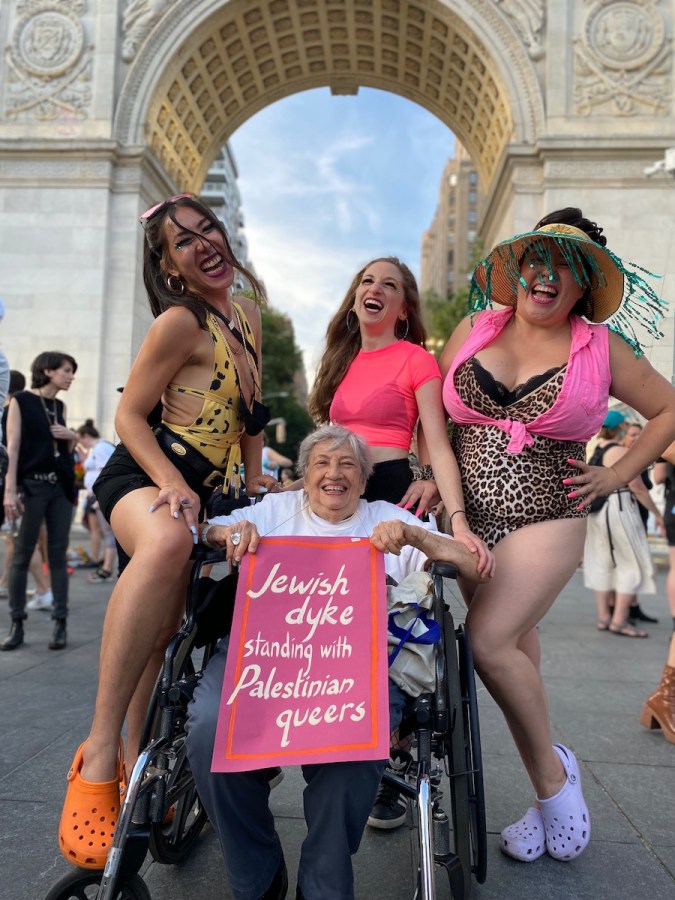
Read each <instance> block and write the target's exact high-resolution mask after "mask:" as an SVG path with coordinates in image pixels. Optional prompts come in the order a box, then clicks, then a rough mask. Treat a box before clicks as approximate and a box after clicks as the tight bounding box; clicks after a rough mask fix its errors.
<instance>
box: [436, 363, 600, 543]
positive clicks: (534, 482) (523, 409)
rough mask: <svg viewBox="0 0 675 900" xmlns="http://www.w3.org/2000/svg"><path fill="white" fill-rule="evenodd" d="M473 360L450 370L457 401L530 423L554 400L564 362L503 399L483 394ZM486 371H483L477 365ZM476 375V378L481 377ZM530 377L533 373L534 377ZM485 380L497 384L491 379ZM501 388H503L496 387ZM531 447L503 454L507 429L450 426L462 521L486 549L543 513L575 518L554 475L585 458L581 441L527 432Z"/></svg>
mask: <svg viewBox="0 0 675 900" xmlns="http://www.w3.org/2000/svg"><path fill="white" fill-rule="evenodd" d="M478 367H480V363H478V360H475V359H474V358H471V359H468V360H467V361H466V362H465V363H463V364H462V365H461V366H460V367H459V368H458V369H457V371H456V372H455V387H456V389H457V392H458V394H459V396H460V398H461V400H462V401H463V402H464V403H465V404H466V405H467V406H469V407H471V408H472V409H474V410H476V412H480V413H483V414H484V415H486V416H489V417H490V418H492V419H503V418H504V414H505V412H507V413H508V417H509V418H510V419H514V420H517V421H520V422H524V423H527V422H531V421H532V420H533V419H535V418H536V417H537V416H539V415H541V414H542V413H543V412H545V411H546V410H548V409H550V408H551V406H552V405H553V403H554V402H555V400H556V398H557V396H558V394H559V393H560V389H561V387H562V383H563V379H564V377H565V371H566V368H567V367H566V366H563V367H562V368H560V369H557V370H555V371H554V372H553V374H551V376H550V377H549V378H548V379H547V380H545V381H544V382H543V383H540V384H538V386H536V387H533V388H531V389H528V388H530V385H529V383H528V384H527V385H524V386H523V388H522V389H521V390H520V391H517V392H516V396H515V399H514V398H513V397H504V400H506V401H507V402H505V403H504V404H503V405H502V404H500V403H498V402H497V401H496V400H495V399H493V398H492V397H491V396H489V395H488V393H486V391H485V388H484V386H483V385H481V383H480V382H479V380H478V377H477V375H476V370H477V368H478ZM483 374H484V375H487V376H488V377H489V378H491V376H489V373H487V372H486V371H485V370H483ZM481 380H482V381H484V379H481ZM534 380H535V379H533V381H534ZM493 383H494V384H495V385H497V386H498V387H501V386H500V385H499V383H498V382H495V381H494V380H493ZM501 393H502V394H504V393H508V392H505V391H504V389H503V388H502V390H501ZM533 438H534V443H533V445H532V446H531V447H527V446H526V447H524V449H523V450H522V452H521V453H507V452H506V447H507V445H508V443H509V440H510V437H509V435H508V434H507V433H506V432H504V431H502V430H501V429H500V428H497V427H494V426H491V425H457V424H455V425H454V427H453V432H452V446H453V450H454V451H455V455H456V457H457V462H458V464H459V470H460V472H461V473H462V489H463V491H464V505H465V509H466V516H467V519H468V522H469V527H470V528H471V530H472V531H473V532H474V534H477V535H478V536H479V537H481V538H482V539H483V540H484V541H485V543H486V544H487V545H488V547H490V548H492V547H494V546H495V544H497V543H498V542H499V541H500V540H501V539H502V538H503V537H505V536H506V535H507V534H509V532H511V531H515V530H516V529H518V528H523V527H524V526H525V525H532V524H533V523H535V522H545V521H548V520H549V519H583V518H586V516H587V515H588V512H587V510H577V509H575V507H576V506H577V505H578V500H574V499H572V500H568V499H567V496H566V495H567V489H565V487H564V485H563V483H562V479H563V478H567V477H569V475H570V466H569V465H568V463H567V460H568V459H585V444H584V443H583V442H579V441H560V440H554V439H553V438H547V437H542V436H541V435H536V434H535V435H533Z"/></svg>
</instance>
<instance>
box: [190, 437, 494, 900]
mask: <svg viewBox="0 0 675 900" xmlns="http://www.w3.org/2000/svg"><path fill="white" fill-rule="evenodd" d="M299 468H300V471H301V475H302V477H303V482H304V489H303V490H302V491H289V492H285V493H281V494H274V495H270V496H268V497H266V498H265V500H264V501H263V502H262V503H259V504H256V505H254V506H250V507H246V508H242V509H238V510H235V511H234V512H233V513H232V514H231V515H229V516H227V517H219V518H215V519H212V520H211V521H210V522H209V523H208V524H206V525H205V526H203V527H202V530H201V535H200V538H201V541H202V542H203V543H204V544H206V546H210V547H214V548H223V549H225V550H226V552H227V558H228V560H229V561H230V562H232V563H234V564H237V563H239V562H241V560H242V557H243V555H244V553H246V552H249V553H255V552H256V549H257V547H258V543H259V540H260V538H261V536H262V537H264V536H266V535H269V534H275V535H284V536H293V535H297V536H307V535H317V536H340V537H342V536H355V537H356V536H358V537H370V540H371V541H372V543H373V545H374V546H375V548H376V549H378V550H380V551H382V552H383V553H384V554H385V571H386V573H387V575H388V576H390V577H391V578H393V579H394V581H396V582H397V583H398V582H401V581H402V579H403V578H405V577H406V576H407V575H409V574H410V573H412V572H416V571H421V570H423V569H425V568H426V567H427V565H428V563H429V561H430V560H442V561H447V562H450V563H452V564H454V566H455V567H456V568H457V570H458V571H459V573H460V574H461V575H462V576H464V577H465V578H468V579H471V580H474V581H480V580H482V579H481V577H480V576H479V575H478V573H477V566H476V563H477V558H476V555H475V554H472V553H471V552H470V551H469V550H467V548H466V547H464V546H463V545H462V544H460V543H458V542H456V541H453V540H452V538H449V537H448V536H446V535H443V534H440V533H438V532H436V531H433V530H432V528H431V527H430V526H429V525H425V524H424V523H421V522H419V520H418V519H416V518H415V516H413V515H412V514H411V513H408V512H407V511H405V510H403V509H399V508H398V507H396V506H394V505H392V504H390V503H386V502H384V501H376V502H374V503H367V502H366V501H364V500H361V499H360V496H361V494H362V493H363V490H364V486H365V483H366V481H367V479H368V476H369V474H370V471H371V463H370V459H369V455H368V448H367V446H366V445H365V443H364V442H363V441H362V440H361V439H360V438H359V437H357V436H356V435H354V434H353V433H351V432H349V431H347V429H345V428H342V427H340V426H334V425H328V426H324V427H322V428H320V429H318V430H317V431H315V432H313V433H312V434H311V435H309V437H308V438H306V439H305V441H304V442H303V444H302V446H301V448H300V455H299ZM226 653H227V640H226V639H224V640H223V641H222V642H221V644H220V646H219V649H218V652H216V654H215V655H214V657H213V658H212V660H211V662H210V663H209V664H208V666H207V667H206V669H205V672H204V675H203V678H202V680H201V681H200V683H199V686H198V687H197V689H196V691H195V694H194V700H193V702H192V704H191V705H190V716H189V719H188V723H187V734H188V738H187V748H188V756H189V759H190V763H191V766H192V770H193V773H194V778H195V782H196V786H197V789H198V791H199V795H200V797H201V800H202V803H203V804H204V807H205V808H206V811H207V813H208V816H209V819H210V821H211V823H212V825H213V828H214V830H215V832H216V834H217V835H218V838H219V840H220V844H221V848H222V851H223V855H224V858H225V866H226V870H227V874H228V877H229V881H230V886H231V890H232V894H233V896H234V897H235V898H237V900H259V898H264V900H272V898H284V897H285V896H286V892H287V889H288V875H287V871H286V865H285V862H284V856H283V851H282V848H281V844H280V841H279V837H278V835H277V833H276V831H275V826H274V818H273V816H272V814H271V812H270V809H269V804H268V799H269V785H268V782H267V778H266V775H265V772H264V771H263V770H260V771H249V772H241V773H227V774H225V773H221V772H211V760H212V755H213V745H214V737H215V730H216V721H217V717H218V707H219V699H220V689H221V686H222V682H223V673H224V668H225V658H226ZM407 700H408V698H407V697H406V695H405V694H404V693H403V692H402V691H401V690H400V688H399V687H397V686H396V685H395V684H394V683H393V682H392V681H391V679H390V680H389V711H390V719H391V728H392V730H393V729H394V728H396V727H397V726H398V724H399V723H400V721H401V717H402V713H403V709H404V707H405V705H406V702H407ZM384 766H385V761H384V760H382V761H379V762H377V761H376V762H372V761H360V762H356V761H354V762H345V763H326V764H313V765H305V766H303V776H304V779H305V782H306V787H305V790H304V795H303V800H304V810H305V818H306V822H307V837H306V838H305V840H304V842H303V845H302V849H301V855H300V864H299V869H298V885H297V893H296V897H297V898H306V900H343V898H344V900H347V898H352V897H353V896H354V884H353V873H352V863H351V856H352V854H354V853H355V852H356V851H357V849H358V847H359V843H360V841H361V837H362V834H363V831H364V828H365V825H366V822H367V819H368V815H369V813H370V810H371V808H372V804H373V800H374V798H375V795H376V792H377V789H378V785H379V782H380V778H381V776H382V772H383V770H384Z"/></svg>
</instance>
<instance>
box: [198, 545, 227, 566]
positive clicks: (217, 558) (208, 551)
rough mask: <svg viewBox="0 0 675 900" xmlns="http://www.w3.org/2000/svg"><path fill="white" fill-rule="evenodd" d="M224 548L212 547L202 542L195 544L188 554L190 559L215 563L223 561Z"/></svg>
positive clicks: (224, 555)
mask: <svg viewBox="0 0 675 900" xmlns="http://www.w3.org/2000/svg"><path fill="white" fill-rule="evenodd" d="M226 552H227V551H226V550H225V549H222V550H221V549H213V548H211V547H205V546H204V545H203V544H195V545H194V547H193V548H192V553H191V554H190V559H194V560H197V561H199V562H201V563H217V562H223V561H224V560H225V557H226Z"/></svg>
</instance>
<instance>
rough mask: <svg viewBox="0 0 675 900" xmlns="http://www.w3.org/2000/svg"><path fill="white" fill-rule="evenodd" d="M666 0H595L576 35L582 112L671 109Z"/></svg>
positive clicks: (577, 93)
mask: <svg viewBox="0 0 675 900" xmlns="http://www.w3.org/2000/svg"><path fill="white" fill-rule="evenodd" d="M659 2H660V0H593V2H592V4H591V7H590V9H589V10H588V13H587V14H586V19H585V22H584V25H583V30H582V33H581V35H580V36H579V37H577V38H576V39H575V42H574V43H575V54H574V77H575V83H574V103H575V112H576V113H577V115H582V116H588V115H590V114H591V113H592V112H598V113H600V114H603V113H604V114H607V115H618V116H634V115H650V116H653V115H658V114H661V113H667V111H668V110H669V109H670V103H671V94H672V91H671V77H670V72H671V66H672V63H671V43H672V42H671V39H670V38H668V37H667V36H666V30H665V25H664V22H663V18H662V16H661V14H660V13H659V11H658V9H657V8H656V7H657V6H658V4H659Z"/></svg>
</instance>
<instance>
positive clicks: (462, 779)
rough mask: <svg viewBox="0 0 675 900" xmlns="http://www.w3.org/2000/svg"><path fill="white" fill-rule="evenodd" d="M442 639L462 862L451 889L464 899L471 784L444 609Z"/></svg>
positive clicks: (455, 654)
mask: <svg viewBox="0 0 675 900" xmlns="http://www.w3.org/2000/svg"><path fill="white" fill-rule="evenodd" d="M443 642H444V650H445V665H446V673H447V690H448V711H449V714H450V731H449V733H448V735H447V737H446V739H445V752H446V755H447V765H448V779H449V782H450V803H451V807H452V836H453V843H454V853H455V855H456V856H457V857H458V859H459V861H460V863H461V866H462V873H463V879H462V880H463V887H462V889H461V891H460V893H459V894H458V895H457V892H456V891H454V892H453V900H467V898H468V897H469V896H470V894H471V872H472V839H471V807H470V804H469V794H470V789H471V785H470V778H469V773H468V766H467V738H466V734H465V721H466V717H465V715H464V704H463V702H462V688H461V680H460V668H459V666H460V656H459V647H458V643H457V633H456V632H455V624H454V622H453V619H452V616H451V615H450V613H449V612H447V611H446V613H445V616H444V620H443Z"/></svg>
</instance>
